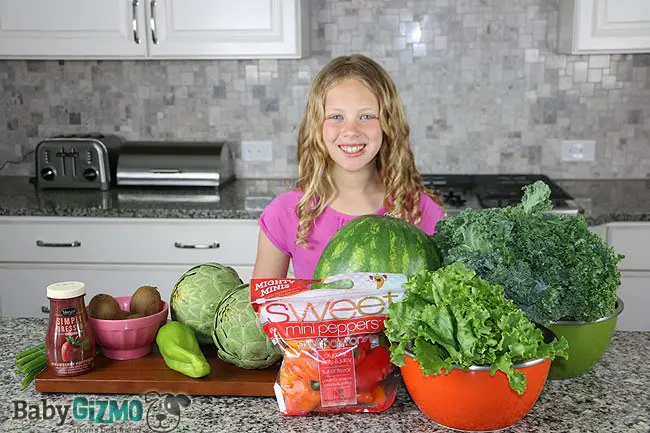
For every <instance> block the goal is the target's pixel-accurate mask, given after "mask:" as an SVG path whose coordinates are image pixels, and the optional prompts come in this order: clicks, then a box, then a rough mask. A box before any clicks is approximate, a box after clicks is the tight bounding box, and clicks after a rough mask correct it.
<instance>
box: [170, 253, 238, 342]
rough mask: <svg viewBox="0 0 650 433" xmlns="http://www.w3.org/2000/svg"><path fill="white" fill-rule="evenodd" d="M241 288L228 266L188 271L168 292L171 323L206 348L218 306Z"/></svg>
mask: <svg viewBox="0 0 650 433" xmlns="http://www.w3.org/2000/svg"><path fill="white" fill-rule="evenodd" d="M241 284H242V281H241V279H240V278H239V275H238V274H237V272H236V271H235V270H234V269H233V268H231V267H229V266H224V265H221V264H219V263H203V264H200V265H197V266H194V267H192V268H190V269H189V270H188V271H186V272H185V273H184V274H183V275H182V276H181V277H180V278H179V279H178V281H177V282H176V284H175V285H174V289H173V290H172V294H171V300H170V302H169V308H170V311H171V316H172V320H177V321H179V322H181V323H184V324H185V325H187V326H188V327H189V328H190V329H191V330H192V331H194V335H196V340H197V341H198V343H199V344H210V343H211V342H212V325H213V324H214V314H215V313H216V311H217V307H218V306H219V303H221V301H222V299H223V298H224V297H225V296H226V295H228V294H229V293H231V292H232V291H233V290H235V287H237V286H239V285H241Z"/></svg>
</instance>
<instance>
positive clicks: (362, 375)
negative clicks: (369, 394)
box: [356, 346, 393, 392]
mask: <svg viewBox="0 0 650 433" xmlns="http://www.w3.org/2000/svg"><path fill="white" fill-rule="evenodd" d="M392 369H393V366H392V364H391V363H390V353H389V352H388V350H386V348H385V347H383V346H377V347H375V348H374V349H372V350H371V351H369V352H368V353H367V354H366V357H365V358H364V359H363V361H362V362H361V363H359V365H357V368H356V376H357V391H358V392H363V391H372V390H373V388H375V386H377V384H378V383H379V382H381V381H382V380H384V379H385V378H386V376H388V374H389V373H390V372H391V370H392Z"/></svg>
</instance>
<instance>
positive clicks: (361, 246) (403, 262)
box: [313, 215, 440, 279]
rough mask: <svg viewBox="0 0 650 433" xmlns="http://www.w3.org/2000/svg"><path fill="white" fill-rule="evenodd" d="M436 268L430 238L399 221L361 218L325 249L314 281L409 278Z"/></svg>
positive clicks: (383, 218) (366, 216)
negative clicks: (375, 275)
mask: <svg viewBox="0 0 650 433" xmlns="http://www.w3.org/2000/svg"><path fill="white" fill-rule="evenodd" d="M439 267H440V255H439V253H438V249H437V247H436V245H435V244H434V242H433V240H432V238H431V237H430V236H429V235H427V234H426V233H425V232H424V231H423V230H422V229H420V228H419V227H418V226H416V225H414V224H411V223H408V222H406V221H404V220H401V219H399V218H395V217H392V216H381V215H363V216H360V217H357V218H354V219H353V220H351V221H350V222H349V223H347V224H346V225H344V226H343V227H342V228H341V229H340V230H339V231H338V232H336V234H335V235H334V236H333V237H332V239H330V241H329V242H328V244H327V245H326V246H325V249H324V250H323V252H322V254H321V256H320V259H319V261H318V264H317V265H316V269H315V270H314V276H313V278H314V279H322V278H327V277H329V276H332V275H337V274H343V273H346V272H386V273H397V274H406V275H412V274H415V273H417V272H419V271H422V270H431V271H434V270H436V269H438V268H439Z"/></svg>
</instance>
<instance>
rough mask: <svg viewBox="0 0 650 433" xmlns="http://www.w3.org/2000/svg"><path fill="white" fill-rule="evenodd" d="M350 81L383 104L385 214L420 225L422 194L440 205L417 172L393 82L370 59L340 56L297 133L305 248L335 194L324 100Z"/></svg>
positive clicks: (314, 91)
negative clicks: (373, 95) (331, 90)
mask: <svg viewBox="0 0 650 433" xmlns="http://www.w3.org/2000/svg"><path fill="white" fill-rule="evenodd" d="M349 78H356V79H358V80H360V81H361V82H362V83H363V84H364V85H365V86H366V87H368V89H369V90H371V91H372V92H373V93H374V94H375V96H376V97H377V100H378V101H379V122H380V125H381V129H382V131H383V143H382V146H381V149H380V150H379V153H378V155H377V157H376V160H375V161H376V164H377V169H378V170H379V175H380V178H381V180H382V183H383V185H384V188H385V190H386V194H385V196H384V208H385V210H386V212H388V213H390V214H391V215H393V216H395V217H398V218H401V219H403V220H405V221H408V222H411V223H413V224H418V223H419V222H420V221H421V220H422V213H421V211H420V209H419V205H420V192H421V191H424V192H425V193H426V194H428V195H429V196H430V197H431V198H433V200H434V201H435V202H436V203H438V204H439V205H440V206H442V201H441V200H440V197H439V195H438V194H437V193H434V192H433V191H431V190H429V189H426V188H425V187H424V185H423V184H422V179H421V178H420V174H419V173H418V171H417V169H416V168H415V161H414V158H413V151H412V150H411V146H410V140H409V133H410V128H409V125H408V122H407V121H406V116H405V115H404V110H403V108H402V102H401V99H400V97H399V94H398V92H397V86H396V85H395V83H394V81H393V80H392V78H391V77H390V76H389V75H388V73H387V72H386V71H385V70H384V68H382V67H381V66H380V65H379V64H378V63H376V62H375V61H374V60H372V59H370V58H368V57H366V56H363V55H359V54H357V55H352V56H340V57H337V58H335V59H333V60H331V61H330V62H329V63H328V64H327V65H325V67H323V69H321V70H320V72H319V73H318V74H317V75H316V78H315V79H314V82H313V84H312V88H311V91H310V93H309V96H308V98H307V108H306V112H305V116H304V117H303V119H302V122H301V124H300V131H299V133H298V184H297V187H298V189H299V190H301V191H302V192H303V196H302V198H301V199H300V201H299V202H298V205H297V208H296V214H297V216H298V220H299V223H298V232H297V240H296V242H297V243H298V244H300V245H305V246H306V245H307V238H308V237H309V233H310V232H311V226H312V223H313V221H314V220H315V219H316V218H318V216H319V215H320V214H321V213H322V212H323V210H324V209H325V207H327V206H328V205H329V204H330V203H331V202H332V200H333V199H334V198H335V196H336V194H337V189H336V186H335V184H334V181H333V179H332V169H333V167H334V161H333V160H332V159H331V158H330V156H329V153H328V151H327V148H326V147H325V143H324V141H323V132H322V131H323V129H322V128H323V122H324V119H325V97H326V95H327V93H328V92H329V90H330V89H332V88H333V87H335V86H336V85H338V84H340V83H341V82H343V81H345V80H347V79H349ZM391 198H392V202H391V201H390V199H391Z"/></svg>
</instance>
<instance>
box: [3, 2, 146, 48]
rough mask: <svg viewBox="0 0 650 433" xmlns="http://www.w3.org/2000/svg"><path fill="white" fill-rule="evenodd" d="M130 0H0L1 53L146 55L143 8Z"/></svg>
mask: <svg viewBox="0 0 650 433" xmlns="http://www.w3.org/2000/svg"><path fill="white" fill-rule="evenodd" d="M136 3H138V2H132V1H130V0H117V1H115V0H114V1H92V2H90V1H89V2H83V1H78V0H57V1H46V0H20V1H16V0H0V57H2V58H56V59H68V58H91V57H96V58H116V57H123V58H145V57H146V55H147V37H146V32H145V13H144V9H143V7H142V4H143V2H142V1H140V3H139V4H140V5H139V6H138V5H137V4H136Z"/></svg>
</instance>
